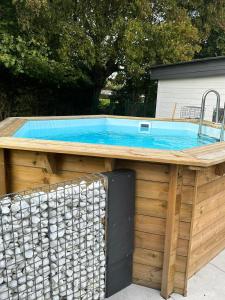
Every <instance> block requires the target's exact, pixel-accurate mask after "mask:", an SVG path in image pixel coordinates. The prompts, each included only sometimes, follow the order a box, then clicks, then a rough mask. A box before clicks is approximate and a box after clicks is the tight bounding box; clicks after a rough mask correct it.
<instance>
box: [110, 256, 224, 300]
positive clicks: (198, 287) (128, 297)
mask: <svg viewBox="0 0 225 300" xmlns="http://www.w3.org/2000/svg"><path fill="white" fill-rule="evenodd" d="M170 299H171V300H225V251H223V252H222V253H221V254H219V255H218V256H217V257H216V258H215V259H213V260H212V261H211V262H210V263H209V264H208V265H207V266H205V267H204V268H203V269H202V270H201V271H199V272H198V273H197V274H196V275H195V276H194V277H192V278H191V279H190V281H189V285H188V296H187V297H183V296H180V295H177V294H173V295H172V296H171V298H170ZM109 300H163V298H162V297H160V295H159V291H155V290H153V289H148V288H144V287H141V286H138V285H134V284H133V285H131V286H129V287H128V288H126V289H124V290H123V291H121V292H120V293H118V294H116V295H114V296H112V297H110V298H109Z"/></svg>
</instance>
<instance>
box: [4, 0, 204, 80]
mask: <svg viewBox="0 0 225 300" xmlns="http://www.w3.org/2000/svg"><path fill="white" fill-rule="evenodd" d="M6 2H9V3H11V10H10V11H11V12H12V10H13V11H14V19H15V21H14V23H15V24H16V26H17V33H18V35H16V34H14V35H13V36H12V35H10V36H7V37H5V36H4V37H3V44H4V49H3V50H2V49H1V51H3V55H2V56H1V61H2V62H3V63H4V64H5V65H7V66H8V67H10V68H12V69H13V70H14V71H15V72H25V73H27V74H31V76H35V73H36V72H37V76H38V77H39V76H40V72H42V71H43V73H44V76H43V77H44V78H46V77H47V76H46V75H45V73H46V66H47V67H48V66H49V68H50V69H52V71H53V70H56V73H57V74H58V75H59V73H58V72H57V71H58V69H60V71H61V72H63V73H64V72H65V73H68V71H69V72H71V71H72V69H75V71H76V73H78V76H81V75H83V77H84V78H86V77H89V79H90V80H91V81H92V82H93V84H98V82H99V84H100V85H102V84H103V83H104V82H105V79H106V78H107V77H108V76H109V75H110V74H111V73H112V72H114V71H118V70H119V69H120V67H121V66H122V67H123V68H124V69H125V70H126V72H127V73H128V74H130V75H132V76H139V75H141V74H144V73H145V72H146V69H147V68H149V66H150V65H151V64H153V63H156V62H173V61H177V60H189V59H191V58H192V57H193V55H194V54H195V52H196V51H199V47H198V32H197V30H196V28H195V27H193V25H192V24H191V21H190V18H189V17H188V16H187V14H186V11H185V10H184V9H183V8H182V7H179V6H178V5H177V4H176V1H174V0H170V1H168V0H167V1H149V0H133V1H128V0H120V1H119V0H116V1H106V0H88V1H87V0H86V1H85V0H84V1H78V0H77V1H72V0H52V1H48V0H23V1H20V0H14V1H6ZM7 7H10V5H9V4H8V5H7ZM8 10H9V8H8ZM6 17H7V16H6ZM5 27H6V26H5ZM9 28H10V26H9ZM13 46H14V49H12V47H13ZM7 47H8V49H9V50H10V51H6V48H7ZM25 61H26V63H25ZM36 64H37V66H38V67H37V68H36V67H35V65H36ZM58 64H59V65H61V68H60V67H59V65H58ZM39 68H40V69H39ZM39 70H40V72H39ZM47 73H48V72H47ZM50 73H51V72H50ZM48 76H49V74H48ZM96 76H98V80H96V78H95V77H96ZM62 77H65V76H62ZM72 77H73V76H72ZM81 77H82V76H81ZM75 79H76V76H75ZM61 80H62V78H61V76H60V77H59V81H61ZM96 81H97V82H96Z"/></svg>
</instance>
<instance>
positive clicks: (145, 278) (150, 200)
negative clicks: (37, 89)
mask: <svg viewBox="0 0 225 300" xmlns="http://www.w3.org/2000/svg"><path fill="white" fill-rule="evenodd" d="M202 132H203V134H204V137H203V138H198V121H197V122H195V121H192V122H190V121H188V120H177V121H175V120H173V121H172V120H170V121H169V120H158V119H147V118H146V119H142V118H134V117H126V118H124V117H117V116H75V117H52V118H49V117H42V118H41V117H40V118H32V117H30V118H29V117H24V118H9V119H6V120H5V121H3V122H0V195H3V194H6V193H12V192H18V191H24V190H27V189H30V188H32V189H33V188H37V187H39V186H43V185H47V188H49V184H55V183H61V182H63V181H65V180H74V179H76V178H77V177H79V178H80V177H82V176H86V175H89V174H93V173H104V172H111V171H113V170H118V169H131V170H134V171H135V174H136V180H135V189H136V191H135V229H134V237H135V245H134V256H133V263H132V267H133V278H132V282H134V283H136V284H140V285H143V286H147V287H150V288H155V289H160V290H161V295H162V296H163V297H164V298H166V299H167V298H168V297H169V295H170V294H171V293H172V292H177V293H179V294H182V295H186V293H187V283H188V279H189V278H190V277H192V276H193V275H194V274H195V273H196V272H197V271H198V270H200V269H201V268H202V267H203V266H204V265H205V264H207V263H208V262H209V261H210V260H211V259H212V258H213V257H215V256H216V255H217V254H218V253H219V252H220V251H222V250H223V249H225V241H224V234H225V221H224V215H225V188H224V187H225V142H218V139H219V137H220V125H216V124H213V123H204V126H203V131H202ZM199 146H201V147H199ZM110 174H111V173H110ZM118 191H119V190H118ZM121 205H123V203H121ZM121 226H123V225H121ZM124 238H125V237H124Z"/></svg>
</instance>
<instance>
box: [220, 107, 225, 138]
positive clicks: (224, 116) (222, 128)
mask: <svg viewBox="0 0 225 300" xmlns="http://www.w3.org/2000/svg"><path fill="white" fill-rule="evenodd" d="M224 126H225V102H224V108H223V120H222V123H221V130H220V141H223V140H224Z"/></svg>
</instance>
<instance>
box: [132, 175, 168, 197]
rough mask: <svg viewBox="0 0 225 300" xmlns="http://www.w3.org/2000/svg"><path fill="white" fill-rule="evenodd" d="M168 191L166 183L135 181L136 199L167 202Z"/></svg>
mask: <svg viewBox="0 0 225 300" xmlns="http://www.w3.org/2000/svg"><path fill="white" fill-rule="evenodd" d="M168 191H169V184H168V183H162V182H152V181H146V180H136V195H137V196H138V197H143V198H152V199H158V200H167V199H168Z"/></svg>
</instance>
